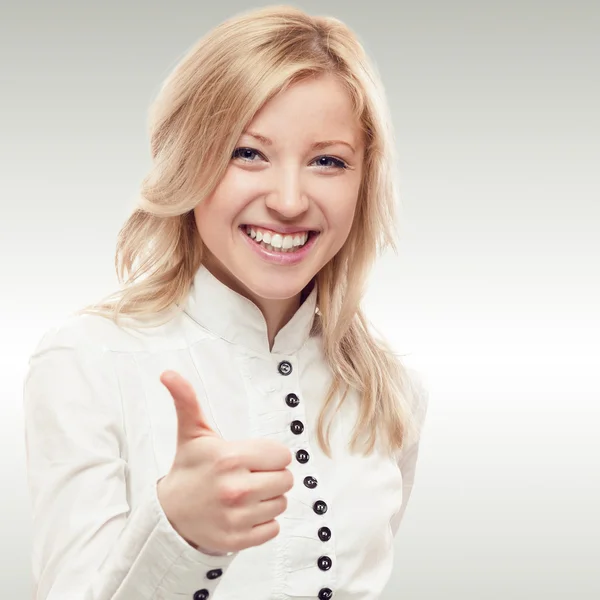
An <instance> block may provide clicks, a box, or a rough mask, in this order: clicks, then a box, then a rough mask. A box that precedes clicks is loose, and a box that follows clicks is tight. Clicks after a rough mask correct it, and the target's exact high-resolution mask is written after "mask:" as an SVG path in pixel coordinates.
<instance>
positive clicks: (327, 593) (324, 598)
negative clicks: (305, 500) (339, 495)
mask: <svg viewBox="0 0 600 600" xmlns="http://www.w3.org/2000/svg"><path fill="white" fill-rule="evenodd" d="M277 370H278V372H279V374H280V375H282V376H284V377H287V376H289V375H290V374H291V373H292V372H293V370H294V367H293V365H292V363H291V361H289V360H281V361H280V362H279V363H278V365H277ZM284 386H285V384H284ZM284 401H285V404H286V405H287V406H288V407H289V410H290V413H291V415H292V420H291V421H290V426H289V427H290V432H291V434H292V436H294V437H297V438H298V445H299V446H300V447H298V446H296V448H297V449H296V450H295V452H294V459H295V461H296V463H297V464H299V465H306V464H307V463H309V461H310V452H309V450H308V440H306V439H304V440H303V439H301V438H300V436H301V435H302V434H303V433H305V430H306V428H305V424H304V422H303V421H302V418H303V414H304V410H303V407H302V406H300V405H301V404H302V400H301V398H300V397H299V396H298V395H297V394H295V393H294V392H291V391H290V392H288V393H287V394H285V396H284ZM294 417H295V418H294ZM292 445H294V444H293V442H292ZM302 482H303V485H304V487H305V488H307V489H308V490H311V491H312V490H315V489H316V488H317V487H318V480H317V478H316V477H314V476H313V475H310V474H308V475H306V476H304V477H303V480H302ZM310 505H311V506H312V511H313V513H314V514H313V518H314V515H317V519H319V517H321V518H322V516H323V515H324V514H325V513H326V512H327V510H328V506H327V503H326V502H325V501H324V500H322V499H319V498H318V497H317V499H315V500H314V502H311V503H310V504H309V506H310ZM308 521H309V522H312V521H313V519H309V520H308ZM313 535H315V537H316V538H317V539H318V540H320V541H321V542H323V543H324V544H325V546H324V548H326V547H327V546H329V544H328V543H327V542H329V541H330V540H331V537H332V533H331V529H329V527H326V526H324V525H321V526H320V527H318V528H317V530H316V531H315V532H314V533H313ZM326 551H327V550H325V552H326ZM315 566H316V567H317V568H318V569H320V570H321V571H324V572H326V571H329V570H330V569H331V568H332V566H333V560H332V559H331V557H330V556H328V555H327V554H324V553H323V551H322V552H321V553H320V554H318V555H317V556H315ZM317 595H318V598H319V599H320V600H329V599H330V598H333V590H331V588H328V587H323V588H321V589H320V590H318V591H317Z"/></svg>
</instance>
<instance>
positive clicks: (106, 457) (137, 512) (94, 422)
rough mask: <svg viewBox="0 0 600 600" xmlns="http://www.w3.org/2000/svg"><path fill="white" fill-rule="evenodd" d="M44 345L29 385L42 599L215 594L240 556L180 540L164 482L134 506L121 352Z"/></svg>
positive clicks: (35, 558)
mask: <svg viewBox="0 0 600 600" xmlns="http://www.w3.org/2000/svg"><path fill="white" fill-rule="evenodd" d="M44 340H45V341H44ZM44 340H43V341H42V342H41V343H40V345H39V346H38V348H37V349H36V351H35V352H34V354H33V355H32V356H31V358H30V361H29V366H28V371H27V374H26V377H25V381H24V387H23V391H24V397H23V401H24V415H25V444H26V462H27V477H28V485H29V492H30V499H31V508H32V516H33V548H32V566H33V579H34V595H33V598H34V600H59V599H60V600H109V599H110V600H149V599H152V600H170V599H175V598H177V599H178V600H184V599H188V598H189V600H203V599H204V598H208V596H209V595H210V596H212V592H213V590H214V589H215V588H216V587H217V586H218V583H219V581H220V580H221V575H222V574H223V573H224V572H225V571H226V569H227V567H228V566H229V564H230V563H231V561H232V560H233V558H234V557H235V553H233V554H230V555H227V556H211V555H207V554H204V553H202V552H199V551H198V550H196V549H195V548H193V547H192V546H191V545H189V544H188V543H187V542H186V541H185V540H184V539H183V538H182V537H180V536H179V534H178V533H177V532H176V531H175V529H173V527H172V526H171V525H170V523H169V521H168V519H167V518H166V515H165V514H164V512H163V510H162V507H161V505H160V503H159V501H158V496H157V489H156V482H155V483H154V485H151V486H149V487H148V489H147V490H146V492H145V496H144V498H143V501H142V502H140V503H138V504H136V506H135V507H134V508H133V510H132V507H131V506H130V503H129V498H128V486H127V471H128V463H127V460H126V452H127V450H126V439H125V433H124V428H123V420H122V414H123V413H122V408H121V397H120V394H119V388H118V381H117V379H116V376H115V371H114V369H113V365H112V355H111V352H110V351H105V350H103V349H101V348H99V347H98V348H93V347H89V346H88V345H84V344H82V343H80V344H78V345H77V346H70V345H68V344H60V343H49V342H48V336H45V338H44Z"/></svg>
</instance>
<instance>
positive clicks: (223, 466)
mask: <svg viewBox="0 0 600 600" xmlns="http://www.w3.org/2000/svg"><path fill="white" fill-rule="evenodd" d="M241 464H242V462H241V457H240V456H239V455H238V454H235V453H233V452H226V453H223V454H221V455H220V456H218V457H217V458H216V459H215V469H216V471H217V472H219V473H225V472H228V471H234V470H235V469H238V468H239V467H240V466H241Z"/></svg>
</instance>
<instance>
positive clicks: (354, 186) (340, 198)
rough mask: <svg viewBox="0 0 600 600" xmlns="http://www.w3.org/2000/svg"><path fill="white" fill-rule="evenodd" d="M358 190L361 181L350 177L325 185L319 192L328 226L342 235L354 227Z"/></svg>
mask: <svg viewBox="0 0 600 600" xmlns="http://www.w3.org/2000/svg"><path fill="white" fill-rule="evenodd" d="M340 179H341V178H340ZM358 192H359V182H357V181H356V180H354V179H352V180H350V178H348V179H347V180H346V181H341V180H340V181H337V182H336V181H333V182H331V183H330V184H329V185H327V186H323V187H322V188H321V190H320V192H319V198H320V199H321V202H320V204H321V207H322V208H321V209H322V211H323V213H324V214H325V218H326V219H327V223H328V226H329V228H330V229H332V230H335V231H336V233H337V234H339V235H341V236H346V235H348V233H349V232H350V228H351V227H352V222H353V220H354V213H355V211H356V205H357V199H358Z"/></svg>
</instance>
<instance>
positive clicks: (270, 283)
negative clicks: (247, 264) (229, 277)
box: [239, 272, 312, 300]
mask: <svg viewBox="0 0 600 600" xmlns="http://www.w3.org/2000/svg"><path fill="white" fill-rule="evenodd" d="M311 278H312V277H311V276H309V277H306V276H302V275H301V274H300V273H298V274H295V275H294V274H292V273H290V274H289V276H288V277H281V276H279V277H272V276H271V275H270V274H269V273H262V274H261V273H252V274H251V273H249V272H246V273H245V276H244V277H239V280H240V281H241V282H242V283H243V285H244V286H245V287H246V288H247V289H248V290H249V291H250V292H251V293H252V294H253V295H255V296H257V297H259V298H263V299H265V300H288V299H289V298H294V297H295V296H298V294H300V293H301V292H302V290H303V289H304V288H305V287H306V286H307V284H308V283H309V282H310V280H311Z"/></svg>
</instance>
